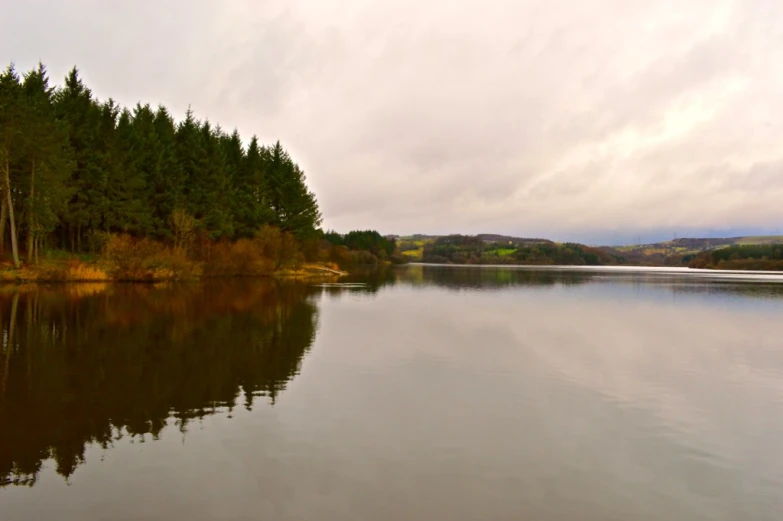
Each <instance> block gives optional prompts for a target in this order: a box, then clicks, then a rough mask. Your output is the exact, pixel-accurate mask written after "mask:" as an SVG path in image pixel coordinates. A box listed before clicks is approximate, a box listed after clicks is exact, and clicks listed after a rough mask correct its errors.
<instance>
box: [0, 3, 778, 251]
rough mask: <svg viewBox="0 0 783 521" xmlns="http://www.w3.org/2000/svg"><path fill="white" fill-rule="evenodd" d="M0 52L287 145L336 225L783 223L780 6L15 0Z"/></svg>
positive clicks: (594, 235) (551, 228)
mask: <svg viewBox="0 0 783 521" xmlns="http://www.w3.org/2000/svg"><path fill="white" fill-rule="evenodd" d="M0 7H1V10H2V13H3V15H2V18H0V57H2V58H3V59H4V60H5V62H6V63H7V62H10V61H13V62H15V63H16V64H17V67H18V68H19V69H22V70H24V69H27V68H29V67H31V66H32V65H33V64H34V63H35V62H37V61H38V60H41V61H43V62H44V63H45V64H46V65H47V66H48V68H49V71H50V74H51V75H52V77H53V78H54V79H55V80H57V82H58V83H59V82H60V81H61V78H62V77H63V76H64V75H65V73H66V71H67V70H68V69H69V68H70V67H71V66H72V65H78V67H79V68H80V70H81V71H82V74H83V77H84V78H85V81H86V82H87V84H88V86H90V87H91V88H92V89H93V91H94V93H95V94H96V95H97V96H98V97H99V98H101V99H106V98H108V97H109V96H111V97H113V98H114V99H115V100H117V101H119V102H121V103H123V104H125V105H134V104H135V103H136V102H138V101H142V102H150V103H153V104H158V103H163V104H164V105H166V106H167V107H169V108H170V109H171V110H172V111H173V112H174V113H175V114H176V115H177V116H179V117H181V116H182V115H183V114H184V112H185V110H186V109H187V107H188V106H189V105H190V106H191V107H192V108H193V110H194V111H195V112H196V115H197V116H198V117H201V118H208V119H209V120H210V121H213V122H215V123H220V124H221V125H222V126H223V127H224V128H228V129H232V128H234V127H236V128H238V129H239V131H240V132H241V133H242V135H243V136H246V137H249V136H250V135H252V134H257V135H258V136H259V137H260V138H261V139H262V140H263V141H266V142H273V141H274V140H276V139H280V140H281V141H282V142H283V144H284V146H286V147H287V148H288V149H289V150H290V151H291V153H292V155H293V156H294V158H295V159H296V160H297V161H298V162H299V163H300V165H301V166H302V167H303V168H304V170H305V172H306V174H307V177H308V181H309V183H310V185H311V186H312V188H313V190H314V191H315V192H316V194H317V196H318V199H319V202H320V204H321V207H322V210H323V213H324V216H325V226H326V227H328V228H335V229H337V230H339V231H348V230H350V229H355V228H376V229H378V230H380V231H382V232H384V233H400V234H407V233H416V232H420V233H453V232H462V233H479V232H497V233H510V234H515V235H522V236H547V237H551V238H556V239H570V240H583V241H587V242H594V243H616V242H625V241H628V240H630V239H633V238H635V237H636V236H639V235H641V236H642V237H643V239H649V240H651V239H658V238H664V239H666V238H671V237H673V235H674V234H675V233H677V234H678V235H680V236H682V235H706V234H710V233H711V234H714V235H720V234H727V233H728V234H731V233H737V234H739V233H775V232H776V231H778V230H779V229H781V228H783V2H781V1H779V0H654V1H653V0H591V1H581V0H541V1H539V0H530V1H526V0H482V1H478V0H476V1H473V0H470V1H469V0H429V1H421V0H372V1H371V0H280V1H278V0H269V1H268V0H231V1H217V0H215V1H207V0H159V1H148V0H136V1H134V2H107V1H104V0H71V1H42V0H25V1H23V2H22V1H18V0H0Z"/></svg>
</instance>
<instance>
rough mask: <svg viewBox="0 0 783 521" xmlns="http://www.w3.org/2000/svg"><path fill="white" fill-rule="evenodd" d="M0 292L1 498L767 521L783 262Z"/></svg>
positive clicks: (780, 359)
mask: <svg viewBox="0 0 783 521" xmlns="http://www.w3.org/2000/svg"><path fill="white" fill-rule="evenodd" d="M350 282H353V283H356V284H352V285H350V286H347V287H339V286H334V285H320V284H306V283H273V282H270V281H228V282H226V281H220V282H212V283H206V284H193V285H162V286H151V285H59V286H57V285H54V286H40V287H31V286H28V287H20V288H10V287H4V288H1V289H0V323H1V324H2V351H0V378H2V380H1V381H0V392H1V393H2V395H1V396H0V484H2V488H0V519H3V520H4V521H8V520H38V519H58V520H59V521H66V520H98V519H120V520H122V519H128V520H131V519H187V520H202V519H203V520H207V519H209V520H211V519H232V520H233V519H236V520H239V519H242V520H244V519H248V520H249V519H281V520H309V519H314V520H315V519H317V520H353V519H356V520H366V519H373V520H380V521H385V520H389V521H391V520H395V521H396V520H399V519H422V520H436V519H443V520H496V519H497V520H501V519H503V520H506V519H508V520H512V519H513V520H518V519H536V520H557V521H560V520H562V521H570V520H574V521H576V520H595V521H599V520H600V521H606V520H630V519H633V520H670V519H671V520H674V519H677V520H679V519H688V520H727V521H728V520H732V521H733V520H740V519H742V520H761V521H764V520H777V519H779V518H780V513H781V512H783V496H782V495H781V492H780V491H781V490H783V320H781V319H782V318H783V280H781V277H779V276H768V277H766V278H754V277H750V276H748V275H742V276H738V274H734V275H732V274H702V273H680V272H672V271H657V270H641V271H627V270H617V271H605V270H598V271H596V270H539V269H535V270H533V269H515V268H500V269H498V268H486V267H483V268H470V267H433V266H410V267H404V268H400V269H398V270H392V271H387V272H384V273H375V274H372V275H368V276H363V277H359V276H357V277H353V278H352V279H350Z"/></svg>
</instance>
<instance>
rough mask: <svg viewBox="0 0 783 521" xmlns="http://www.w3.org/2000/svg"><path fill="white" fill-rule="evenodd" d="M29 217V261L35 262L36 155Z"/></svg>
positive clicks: (33, 162) (33, 165) (31, 164)
mask: <svg viewBox="0 0 783 521" xmlns="http://www.w3.org/2000/svg"><path fill="white" fill-rule="evenodd" d="M27 211H28V213H29V215H28V219H27V262H28V264H29V263H31V262H33V247H34V244H35V228H36V227H35V157H33V159H32V162H31V163H30V205H29V206H28V210H27Z"/></svg>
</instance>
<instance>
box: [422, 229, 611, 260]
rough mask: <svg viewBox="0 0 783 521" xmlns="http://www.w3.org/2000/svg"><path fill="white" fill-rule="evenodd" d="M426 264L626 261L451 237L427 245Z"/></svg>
mask: <svg viewBox="0 0 783 521" xmlns="http://www.w3.org/2000/svg"><path fill="white" fill-rule="evenodd" d="M422 261H423V262H431V263H452V264H529V265H586V266H599V265H612V264H621V263H622V261H623V259H622V258H621V257H620V256H618V255H614V254H612V253H609V252H607V251H605V250H603V249H600V248H592V247H590V246H585V245H583V244H575V243H565V244H557V243H554V242H551V241H544V240H542V241H540V242H538V243H531V242H530V241H528V242H524V243H514V242H513V241H503V242H492V241H487V240H483V239H481V238H479V237H473V236H466V235H450V236H447V237H440V238H438V239H436V240H435V241H434V242H431V243H427V244H425V245H424V251H423V254H422Z"/></svg>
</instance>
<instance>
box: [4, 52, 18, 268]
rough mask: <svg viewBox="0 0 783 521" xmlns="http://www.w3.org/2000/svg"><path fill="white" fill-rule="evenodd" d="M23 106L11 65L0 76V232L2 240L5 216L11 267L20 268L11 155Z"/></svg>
mask: <svg viewBox="0 0 783 521" xmlns="http://www.w3.org/2000/svg"><path fill="white" fill-rule="evenodd" d="M21 122H22V103H21V84H20V82H19V75H18V74H17V73H16V70H15V69H14V66H13V65H9V66H8V68H7V69H6V70H5V72H4V73H3V75H2V76H0V168H1V169H2V171H1V172H0V175H2V179H0V181H1V182H2V187H0V190H2V223H0V232H2V235H0V236H4V232H5V219H6V215H7V216H8V221H9V224H10V232H11V250H12V254H13V259H14V266H19V250H18V247H17V242H16V240H17V236H16V222H15V218H14V204H13V191H12V185H11V155H12V153H14V150H15V147H16V146H17V145H18V144H19V140H20V137H21V134H22V130H21Z"/></svg>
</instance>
